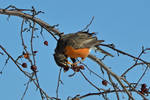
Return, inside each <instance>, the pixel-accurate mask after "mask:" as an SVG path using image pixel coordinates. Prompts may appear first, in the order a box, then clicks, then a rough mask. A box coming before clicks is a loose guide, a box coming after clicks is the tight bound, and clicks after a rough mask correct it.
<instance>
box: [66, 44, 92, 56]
mask: <svg viewBox="0 0 150 100" xmlns="http://www.w3.org/2000/svg"><path fill="white" fill-rule="evenodd" d="M89 53H90V49H89V48H81V49H74V48H72V47H71V46H66V48H65V54H66V55H67V56H68V57H71V58H78V57H81V58H86V57H87V56H88V55H89Z"/></svg>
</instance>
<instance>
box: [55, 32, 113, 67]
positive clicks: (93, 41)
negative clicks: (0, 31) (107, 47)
mask: <svg viewBox="0 0 150 100" xmlns="http://www.w3.org/2000/svg"><path fill="white" fill-rule="evenodd" d="M101 42H104V40H98V39H97V37H96V36H95V35H94V33H88V32H77V33H70V34H66V35H63V36H61V37H60V39H59V40H58V42H57V47H56V49H55V53H54V59H55V61H56V64H57V65H58V66H60V67H64V68H65V67H69V66H68V64H71V65H72V63H70V62H69V61H68V59H67V58H68V57H70V58H71V60H72V61H73V64H74V63H76V64H77V62H76V59H77V58H78V57H80V58H81V60H84V59H85V58H86V57H87V56H88V55H89V53H90V51H91V49H92V48H96V49H97V50H100V51H101V52H102V53H104V54H106V55H109V56H112V55H111V54H110V53H108V52H106V51H104V50H102V49H101V48H100V47H99V45H100V43H101Z"/></svg>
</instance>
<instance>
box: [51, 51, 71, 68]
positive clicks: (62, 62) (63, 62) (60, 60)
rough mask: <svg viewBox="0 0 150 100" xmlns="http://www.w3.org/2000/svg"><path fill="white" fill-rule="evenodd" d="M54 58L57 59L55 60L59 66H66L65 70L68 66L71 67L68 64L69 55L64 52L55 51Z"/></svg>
mask: <svg viewBox="0 0 150 100" xmlns="http://www.w3.org/2000/svg"><path fill="white" fill-rule="evenodd" d="M53 56H54V59H55V62H56V64H57V65H58V66H60V67H63V68H64V70H65V69H66V68H68V69H69V66H68V64H67V61H68V60H67V57H66V56H65V55H64V54H62V53H54V55H53Z"/></svg>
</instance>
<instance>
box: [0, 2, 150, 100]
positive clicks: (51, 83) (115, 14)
mask: <svg viewBox="0 0 150 100" xmlns="http://www.w3.org/2000/svg"><path fill="white" fill-rule="evenodd" d="M8 5H15V6H16V7H18V8H31V7H32V6H34V7H35V8H36V9H37V10H42V11H44V12H45V13H44V14H40V15H38V18H40V19H42V20H43V21H45V22H47V23H49V24H50V25H55V24H59V27H58V29H59V30H60V31H61V32H64V33H72V32H77V31H79V30H82V29H83V28H84V27H85V26H86V25H87V24H88V23H89V22H90V20H91V18H92V16H94V17H95V19H94V21H93V23H92V25H91V26H90V27H89V29H90V31H91V32H97V33H98V34H97V37H98V38H99V39H104V40H105V41H106V42H105V43H114V44H115V45H116V47H117V48H118V49H121V50H123V51H125V52H128V53H130V54H133V55H135V56H138V54H139V53H140V50H141V47H142V46H144V47H150V44H149V37H150V13H149V11H150V6H149V5H150V1H149V0H37V1H35V0H0V8H5V7H7V6H8ZM21 21H22V19H21V18H18V17H12V16H11V17H10V19H9V21H7V16H4V15H0V26H1V30H0V44H1V45H3V46H4V47H5V48H6V49H7V50H8V52H9V53H10V54H12V56H14V57H17V56H18V55H19V54H21V52H22V50H23V48H22V46H21V40H20V27H21V26H20V25H21ZM37 34H38V35H39V31H37ZM28 35H30V33H26V38H25V39H26V40H27V41H28V39H29V38H28ZM39 36H40V35H39ZM44 38H45V40H47V41H48V42H49V46H48V47H46V46H44V45H43V41H44V40H43V39H42V38H41V37H40V38H38V39H35V40H34V47H35V49H36V50H37V51H38V54H37V56H36V59H37V64H38V66H39V67H38V70H39V73H38V76H39V80H40V83H41V87H42V88H43V89H44V90H45V91H46V92H47V93H48V94H50V96H55V95H56V94H55V90H56V85H57V77H58V72H59V67H57V65H56V64H55V62H54V59H53V56H52V55H53V53H54V48H55V46H56V41H55V40H54V39H53V38H52V36H50V35H49V34H48V33H47V32H46V31H44ZM107 50H108V51H109V52H111V53H112V54H114V55H115V56H116V57H115V58H111V57H108V58H107V59H106V60H105V61H104V63H105V64H106V65H108V66H109V67H111V69H112V71H113V72H115V73H117V75H120V74H121V73H122V72H124V70H125V69H127V68H129V67H130V66H131V65H132V64H133V63H134V62H133V59H131V58H128V57H126V56H122V55H121V56H119V57H118V56H117V55H116V53H115V52H114V51H112V50H110V49H107ZM95 55H97V56H99V54H95ZM149 56H150V53H147V55H145V56H143V58H145V60H147V61H149V60H150V59H149ZM6 58H7V57H6V56H5V57H4V56H0V64H1V66H0V69H2V67H3V66H4V61H5V59H6ZM22 62H24V60H23V61H22ZM85 63H86V64H87V65H89V66H90V68H91V69H93V70H94V71H96V72H97V73H99V74H100V75H101V72H100V70H99V67H98V66H97V65H96V64H95V63H92V61H91V60H89V59H87V60H86V61H85ZM29 69H30V68H29ZM25 70H28V69H25ZM141 71H142V72H143V71H144V68H142V67H140V68H135V69H134V70H132V71H131V73H129V74H128V75H129V76H130V77H129V80H130V81H132V80H133V82H136V79H138V78H139V77H135V76H137V74H139V75H140V74H141ZM84 72H85V73H86V74H87V76H88V77H89V79H90V80H92V81H93V82H94V83H95V84H96V85H97V86H100V87H103V86H102V85H101V81H99V80H98V79H97V78H95V77H94V76H90V75H89V73H88V71H87V70H85V71H84ZM71 73H72V71H69V72H67V73H63V74H62V76H61V78H62V81H63V82H64V85H61V86H60V91H59V94H60V97H61V98H62V100H65V99H66V98H67V96H75V95H76V94H81V95H83V94H86V93H89V92H97V91H96V90H95V89H94V88H93V87H92V86H90V85H89V84H88V83H87V82H86V81H85V80H84V79H83V77H82V76H81V75H80V74H79V73H77V74H76V75H75V76H74V77H72V78H70V77H68V75H69V74H71ZM147 73H148V72H147ZM103 77H104V78H105V77H107V76H106V75H104V76H103ZM148 78H149V77H148V75H147V76H145V77H144V78H143V80H142V82H145V83H149V82H150V80H148ZM134 79H135V80H134ZM27 81H28V79H27V78H26V77H25V76H24V75H23V74H22V73H21V72H20V71H19V70H18V69H17V67H16V66H15V65H14V64H13V63H12V62H11V61H9V63H8V64H7V67H6V68H5V69H4V71H3V74H2V75H1V76H0V94H1V96H0V98H2V99H3V100H10V99H12V100H18V99H20V98H21V96H22V94H23V92H24V90H25V86H24V84H25V83H26V82H27ZM142 82H141V83H142ZM104 88H105V89H107V88H109V86H108V87H104ZM111 96H112V95H111ZM112 97H113V96H112ZM39 98H40V95H39V92H38V91H36V88H35V86H34V85H33V84H32V83H31V84H30V86H29V90H28V92H27V95H26V96H25V98H24V100H40V99H39ZM98 98H100V97H99V96H96V97H89V98H85V99H83V100H91V99H94V100H98ZM126 99H127V98H126ZM126 99H125V100H126Z"/></svg>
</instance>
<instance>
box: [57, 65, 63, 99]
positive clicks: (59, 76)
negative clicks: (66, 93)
mask: <svg viewBox="0 0 150 100" xmlns="http://www.w3.org/2000/svg"><path fill="white" fill-rule="evenodd" d="M61 72H62V67H61V68H60V70H59V75H58V81H57V88H56V98H58V90H59V85H60V81H61V79H60V78H61Z"/></svg>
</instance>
